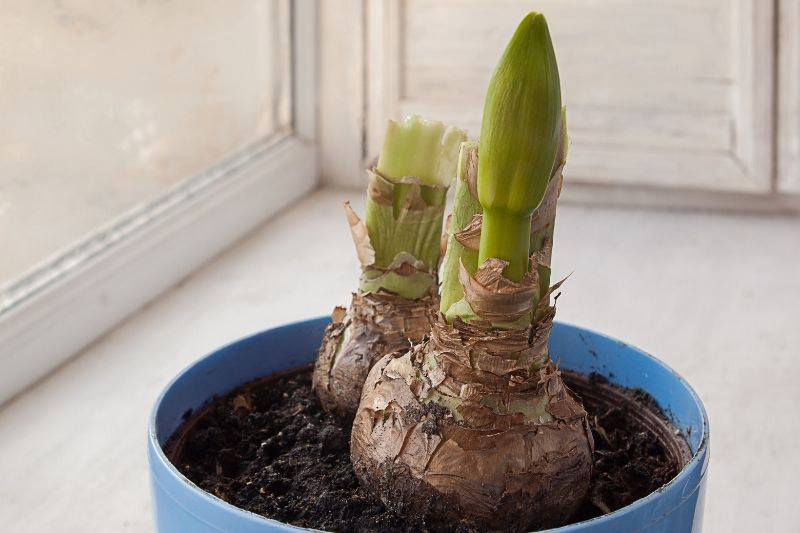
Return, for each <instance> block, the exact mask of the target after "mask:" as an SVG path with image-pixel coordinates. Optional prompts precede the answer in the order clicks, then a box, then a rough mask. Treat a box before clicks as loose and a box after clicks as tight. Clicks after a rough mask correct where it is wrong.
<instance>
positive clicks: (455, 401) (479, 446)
mask: <svg viewBox="0 0 800 533" xmlns="http://www.w3.org/2000/svg"><path fill="white" fill-rule="evenodd" d="M551 327H552V317H549V318H548V319H545V320H543V321H541V322H539V323H538V324H536V325H533V326H531V327H530V328H528V329H526V330H513V331H495V330H491V329H485V328H481V327H477V326H471V325H467V324H465V323H463V322H460V321H455V323H454V325H450V324H448V323H447V322H446V321H444V320H443V319H439V320H437V321H436V322H435V324H434V327H433V331H432V334H431V337H430V338H429V339H428V340H426V341H425V342H424V343H422V344H419V345H417V346H415V347H414V348H413V349H411V350H409V351H407V352H405V353H404V354H390V355H387V356H385V357H384V358H383V359H381V360H380V361H379V362H378V363H376V365H375V366H374V367H373V369H372V371H371V372H370V374H369V376H368V377H367V380H366V383H365V384H364V388H363V393H362V397H361V403H360V405H359V408H358V411H357V414H356V417H355V420H354V422H353V432H352V436H351V458H352V461H353V466H354V468H355V471H356V474H357V476H358V478H359V480H360V481H361V483H362V484H363V485H364V486H365V487H367V488H368V490H370V491H373V492H375V493H376V494H380V495H381V498H382V499H383V500H384V503H386V504H387V506H388V507H389V508H392V509H396V510H398V511H400V512H402V513H404V514H405V515H406V516H407V517H408V518H409V519H410V520H412V521H416V522H418V524H419V525H420V526H423V525H427V526H443V527H451V526H453V525H454V524H457V523H458V521H459V520H461V519H464V518H467V519H469V520H472V521H474V522H475V523H477V524H478V525H479V526H480V527H482V528H485V529H487V530H489V531H496V530H511V531H530V530H531V529H540V528H548V527H555V526H559V525H563V524H564V523H566V522H567V521H568V520H569V519H570V517H571V516H572V515H573V514H574V512H575V511H576V510H577V508H578V506H579V505H580V504H581V503H582V502H583V500H584V498H585V497H586V494H587V491H588V488H589V480H590V477H591V469H592V450H593V441H592V436H591V432H590V430H589V426H588V422H587V418H586V416H587V415H586V411H585V410H584V409H583V406H582V404H581V403H580V401H579V400H578V399H577V398H576V397H575V396H574V394H573V393H572V392H571V391H570V390H569V389H567V387H566V386H565V385H564V383H563V381H562V379H561V376H560V374H559V372H558V371H557V370H556V368H555V367H554V365H553V364H552V362H551V361H550V359H549V357H547V352H546V350H547V347H546V344H547V338H548V336H549V332H550V328H551ZM511 354H514V356H513V357H511V356H510V355H511ZM519 406H527V407H524V408H521V409H522V410H523V411H524V410H525V409H529V411H528V412H527V413H523V412H520V408H519ZM530 409H533V410H532V411H531V410H530Z"/></svg>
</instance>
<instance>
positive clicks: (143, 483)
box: [0, 189, 800, 533]
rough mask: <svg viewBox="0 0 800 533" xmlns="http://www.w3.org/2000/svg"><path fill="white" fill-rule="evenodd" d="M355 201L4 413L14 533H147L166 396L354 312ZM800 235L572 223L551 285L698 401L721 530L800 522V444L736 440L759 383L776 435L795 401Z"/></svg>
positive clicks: (752, 224)
mask: <svg viewBox="0 0 800 533" xmlns="http://www.w3.org/2000/svg"><path fill="white" fill-rule="evenodd" d="M360 197H361V193H360V192H351V191H336V190H330V189H323V190H320V191H316V192H314V193H312V194H311V195H310V196H309V197H307V198H306V199H305V200H302V201H301V202H300V203H298V204H296V205H295V206H293V207H291V208H290V209H288V210H286V211H285V212H283V214H281V215H280V216H278V217H277V218H275V219H273V220H271V221H270V222H268V223H266V224H265V225H263V226H261V227H260V228H259V229H258V230H256V231H255V232H254V233H252V234H251V235H250V236H248V237H247V238H246V239H245V240H244V241H243V242H241V243H239V244H238V245H236V246H235V247H234V248H232V249H230V250H229V251H227V252H226V253H225V254H224V255H222V256H221V257H219V258H217V259H216V260H214V261H213V262H212V263H210V264H208V265H206V266H205V267H203V268H202V269H201V270H199V271H198V272H196V273H195V274H193V275H192V276H190V277H189V278H188V279H187V280H186V281H184V282H183V283H181V284H180V285H179V286H177V287H175V288H174V289H172V290H170V291H168V292H167V293H165V294H164V295H162V296H161V297H160V298H159V299H158V300H156V301H155V302H154V303H153V304H151V305H149V306H148V307H146V308H145V309H143V310H141V311H139V312H138V313H137V314H136V315H134V316H133V317H131V318H130V319H128V320H127V321H126V322H125V323H123V324H122V325H121V326H119V327H117V328H116V329H115V330H114V331H112V332H110V333H109V334H107V335H106V336H105V337H104V338H102V339H101V340H99V341H98V342H96V343H95V344H94V345H92V346H90V347H89V348H88V349H86V350H85V351H84V352H83V353H82V354H81V355H80V356H78V357H77V358H75V359H73V360H72V361H70V362H69V363H67V364H65V365H64V366H62V367H61V368H59V369H57V370H56V371H55V372H53V373H52V374H50V375H49V376H48V377H47V378H45V379H44V380H43V381H41V382H40V383H38V384H37V385H36V386H34V387H32V388H30V389H28V390H27V391H26V392H25V393H24V394H22V395H21V396H18V397H17V398H16V399H15V400H13V401H12V402H11V403H10V404H8V405H6V406H5V407H4V408H3V409H2V410H0V435H2V438H0V472H2V473H3V475H2V477H0V516H3V517H4V519H3V520H4V524H3V525H4V529H5V530H8V531H27V532H32V533H36V532H40V531H41V532H44V531H56V530H58V531H120V530H131V531H150V530H151V529H152V525H151V524H152V522H151V516H150V510H149V508H150V499H149V494H148V479H147V464H146V454H145V447H144V435H145V421H146V419H147V416H148V412H149V410H150V408H151V406H152V403H153V401H154V400H155V398H156V396H157V395H158V393H159V391H160V390H161V389H162V388H163V386H164V385H165V384H166V383H167V382H168V381H169V380H170V379H171V378H172V377H173V376H174V375H175V374H176V373H177V372H178V371H179V370H180V369H181V368H183V367H185V366H186V365H187V364H189V363H190V362H191V361H193V360H195V359H196V358H198V357H199V356H201V355H203V354H204V353H207V352H209V351H211V350H213V349H215V348H216V347H218V346H220V345H222V344H224V343H227V342H229V341H231V340H233V339H236V338H238V337H241V336H244V335H246V334H249V333H252V332H255V331H258V330H261V329H264V328H268V327H272V326H275V325H278V324H281V323H285V322H288V321H293V320H299V319H302V318H307V317H311V316H317V315H322V314H326V313H329V312H330V310H331V309H332V308H333V306H335V305H341V304H346V303H347V302H348V300H349V293H350V290H351V289H352V288H353V286H354V282H355V279H356V275H357V272H358V263H357V261H356V257H355V254H354V253H353V250H352V242H351V240H350V236H349V233H348V231H347V225H346V223H345V220H344V217H343V215H342V210H341V204H342V203H343V202H344V200H346V199H348V198H352V199H354V200H356V201H355V202H354V203H355V204H356V208H357V209H358V210H359V211H361V210H362V209H361V207H362V206H361V205H360V204H362V202H360V201H359V198H360ZM798 231H800V220H798V219H796V218H795V219H792V218H781V217H770V218H754V217H749V216H722V215H705V214H688V213H669V212H660V213H658V212H656V213H654V212H643V211H633V210H614V209H599V208H582V207H575V206H569V205H567V206H564V207H563V208H562V209H561V210H560V214H559V223H558V224H557V236H556V252H555V253H556V256H555V264H556V267H557V268H556V269H557V271H559V272H557V274H558V273H560V274H562V275H563V274H564V273H569V271H571V270H573V269H574V271H575V273H574V274H573V275H572V276H571V277H570V279H569V281H568V282H567V283H566V284H565V286H564V288H563V296H562V298H560V299H559V319H561V320H564V321H567V322H575V323H579V324H582V325H589V326H591V327H592V328H593V329H597V330H599V331H603V332H606V333H609V334H611V335H614V336H618V337H620V338H622V339H624V340H626V341H629V342H631V343H633V344H635V345H638V346H641V347H642V348H644V349H648V350H651V351H652V353H654V354H655V355H656V356H658V357H660V358H662V359H664V360H665V361H667V362H668V363H669V364H670V365H672V366H673V367H674V368H675V369H676V370H678V371H679V372H680V373H682V374H683V375H684V376H685V377H686V378H687V379H688V380H689V381H690V382H691V383H692V385H694V386H695V387H696V389H697V390H698V391H699V392H700V395H701V396H702V397H703V400H704V401H705V402H706V406H707V408H708V410H709V413H710V417H711V420H712V428H713V432H714V437H713V445H714V466H712V468H711V476H712V483H711V486H712V487H713V490H712V491H710V492H709V493H708V495H707V507H706V523H707V524H713V529H715V530H716V529H719V530H720V531H732V530H750V529H753V530H756V529H763V527H764V522H763V520H764V517H762V516H757V514H756V513H749V514H747V515H745V514H744V512H742V513H741V514H738V515H737V512H736V511H733V512H731V511H730V506H729V505H728V504H729V502H730V501H745V500H746V501H748V502H749V504H750V505H751V506H752V509H770V510H771V515H770V517H769V520H770V523H769V526H770V527H768V529H775V530H787V529H790V528H791V524H793V523H795V524H796V521H797V514H796V512H797V511H796V506H794V505H793V504H792V502H791V501H790V498H791V497H792V496H791V495H792V494H793V492H792V491H791V490H790V489H791V487H793V486H794V485H793V483H794V479H795V477H796V474H797V473H796V472H792V469H791V468H788V469H787V468H786V467H785V465H792V464H795V463H794V462H793V460H792V454H793V453H794V452H793V449H794V448H793V446H792V443H793V442H794V441H795V440H796V439H797V438H798V437H800V430H797V429H792V428H789V430H787V429H786V427H785V426H779V425H778V424H762V425H760V427H759V432H760V434H758V435H751V436H750V437H748V436H747V435H746V434H743V433H742V432H741V430H740V429H739V426H738V424H739V423H740V422H741V421H742V420H763V413H761V412H759V409H761V407H762V403H760V402H753V401H746V400H745V399H747V398H751V399H752V398H758V397H763V395H764V391H763V390H762V385H763V383H765V382H766V383H770V384H771V386H770V391H769V393H768V394H770V395H772V400H771V401H770V405H771V406H772V409H773V412H772V413H771V419H772V420H791V419H793V418H792V417H793V414H792V412H791V409H793V408H794V407H793V406H794V405H797V404H798V403H800V396H798V392H797V388H796V387H795V386H794V383H793V380H794V376H796V375H798V373H800V361H798V359H797V358H796V356H795V355H794V351H795V348H794V347H796V346H798V345H800V331H798V330H797V327H796V325H797V324H796V319H797V317H796V314H794V315H793V314H792V313H793V312H795V313H796V302H797V299H798V297H800V279H799V278H798V277H797V275H796V272H797V270H798V268H800V265H797V264H796V261H797V257H800V248H799V247H800V244H797V241H796V235H797V233H798ZM764 235H769V236H770V238H769V239H764ZM609 236H614V238H613V239H611V240H610V241H609V240H608V238H609ZM603 244H606V246H605V247H604V246H603ZM765 273H769V275H768V276H765V275H764V274H765ZM754 287H759V290H758V292H756V291H755V290H753V288H754ZM763 365H766V366H763ZM756 371H757V372H758V373H759V374H758V375H760V376H761V377H760V378H759V379H758V380H756V382H753V379H752V378H751V376H753V375H755V372H756ZM766 443H769V445H770V446H769V449H765V448H763V446H764V445H765V444H766ZM764 453H769V454H770V457H771V460H770V461H767V462H764V461H762V460H761V456H762V454H764ZM745 491H747V495H745ZM44 502H46V505H43V503H44Z"/></svg>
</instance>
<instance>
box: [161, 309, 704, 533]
mask: <svg viewBox="0 0 800 533" xmlns="http://www.w3.org/2000/svg"><path fill="white" fill-rule="evenodd" d="M328 320H329V319H328V318H327V317H326V318H317V319H313V320H306V321H303V322H296V323H293V324H288V325H286V326H282V327H279V328H275V329H270V330H267V331H264V332H262V333H259V334H256V335H253V336H251V337H247V338H245V339H242V340H240V341H237V342H235V343H233V344H230V345H228V346H225V347H224V348H221V349H219V350H217V351H216V352H213V353H211V354H209V355H207V356H205V357H203V358H202V359H200V360H199V361H197V362H196V363H194V364H192V365H191V366H189V367H188V368H187V369H185V370H184V371H183V372H181V373H180V374H179V375H178V376H177V377H176V378H175V379H174V380H173V381H172V382H171V383H170V384H169V385H167V388H166V389H165V390H164V392H163V393H162V394H161V396H160V397H159V398H158V401H157V402H156V404H155V407H154V408H153V412H152V414H151V417H150V421H149V438H148V455H149V459H150V479H151V485H152V491H153V508H154V514H155V522H156V527H157V530H158V531H160V532H162V533H172V532H176V533H186V532H192V533H204V532H211V531H230V532H237V533H248V532H265V531H308V530H306V529H304V528H298V527H294V526H291V525H287V524H283V523H280V522H277V521H274V520H268V519H266V518H262V517H260V516H258V515H255V514H253V513H250V512H247V511H243V510H241V509H238V508H236V507H234V506H232V505H230V504H228V503H226V502H224V501H222V500H220V499H219V498H217V497H215V496H212V495H210V494H208V493H207V492H205V491H203V490H202V489H200V488H198V487H197V486H195V485H194V484H193V483H192V482H191V481H189V480H188V479H186V478H185V477H184V476H183V475H181V474H180V472H178V470H177V469H176V468H175V467H174V466H172V464H171V463H170V462H169V461H168V460H167V458H166V456H165V455H164V452H163V450H162V445H163V444H165V443H166V441H167V439H168V438H169V437H170V435H172V433H173V432H174V431H175V430H176V429H177V428H178V427H179V426H180V424H181V422H182V416H183V414H184V413H185V412H186V411H187V410H188V409H195V410H196V409H198V408H199V407H201V406H202V405H203V404H204V403H205V402H206V401H207V400H209V399H210V398H211V397H212V396H213V395H215V394H223V393H225V392H228V391H230V390H232V389H234V388H235V387H237V386H238V385H241V384H242V383H245V382H247V381H250V380H251V379H254V378H256V377H261V376H264V375H268V374H270V373H272V372H275V371H279V370H287V369H290V368H293V367H297V366H300V365H304V364H306V363H309V362H311V361H312V360H313V358H314V356H315V354H316V352H317V348H318V347H319V344H320V340H321V338H322V332H323V330H324V329H325V326H326V325H327V323H328ZM550 353H551V354H553V356H557V357H560V358H561V363H560V364H561V367H562V368H566V369H570V370H574V371H576V372H581V373H589V372H597V373H599V374H601V375H603V376H606V377H607V378H608V379H609V380H610V381H611V382H613V383H617V384H619V385H622V386H625V387H640V388H642V389H644V390H645V391H647V392H649V393H650V394H651V395H652V396H653V397H654V398H655V400H656V401H657V402H658V403H659V404H660V405H661V406H662V407H663V408H664V409H665V410H666V411H667V412H668V413H669V414H670V416H671V417H672V421H673V423H674V424H675V426H677V427H678V428H680V429H681V430H682V431H683V433H684V435H686V437H687V440H688V442H689V447H690V448H691V452H692V454H693V456H692V459H691V461H689V463H688V464H687V465H686V466H685V467H684V468H683V470H681V472H680V473H679V474H678V475H677V476H676V477H675V479H673V480H672V481H671V482H670V483H668V484H667V485H665V486H664V487H662V488H661V489H659V490H658V491H656V492H654V493H652V494H650V495H648V496H646V497H645V498H642V499H640V500H638V501H636V502H634V503H632V504H631V505H628V506H627V507H624V508H623V509H620V510H618V511H615V512H613V513H610V514H607V515H604V516H601V517H598V518H594V519H592V520H587V521H585V522H580V523H577V524H572V525H570V526H565V527H562V528H558V529H555V530H552V531H559V532H563V531H592V532H596V533H600V532H602V533H606V532H609V533H610V532H615V533H617V532H628V531H648V532H658V531H664V532H688V531H700V529H701V524H702V517H703V499H704V498H703V496H704V493H705V485H706V475H705V474H706V470H707V467H708V444H709V440H708V439H709V435H708V420H707V417H706V413H705V410H704V409H703V405H702V403H701V402H700V399H699V398H698V397H697V394H695V392H694V391H693V390H692V388H691V387H690V386H689V384H688V383H686V382H685V381H684V380H683V379H682V378H681V377H680V376H679V375H677V374H676V373H675V372H674V371H672V370H671V369H670V368H668V367H667V366H666V365H664V364H663V363H661V362H660V361H658V360H657V359H655V358H654V357H652V356H650V355H647V354H646V353H644V352H641V351H639V350H637V349H636V348H633V347H630V346H628V345H627V344H625V343H623V342H620V341H617V340H614V339H611V338H609V337H606V336H604V335H600V334H598V333H593V332H591V331H588V330H585V329H581V328H578V327H575V326H569V325H566V324H558V323H557V324H556V325H555V327H554V328H553V333H552V335H551V338H550Z"/></svg>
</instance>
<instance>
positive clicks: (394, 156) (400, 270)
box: [360, 116, 466, 299]
mask: <svg viewBox="0 0 800 533" xmlns="http://www.w3.org/2000/svg"><path fill="white" fill-rule="evenodd" d="M465 138H466V133H465V132H463V131H462V130H459V129H455V128H451V127H447V126H445V125H444V124H442V123H441V122H436V121H427V120H423V119H421V118H420V117H418V116H413V117H409V118H407V119H406V120H404V121H402V122H394V121H389V123H388V125H387V128H386V138H385V140H384V144H383V148H382V150H381V154H380V158H379V160H378V166H377V169H375V171H373V172H372V173H371V175H370V183H369V186H368V188H367V202H366V212H365V216H364V225H365V226H366V230H367V234H368V235H369V240H370V244H371V245H372V248H373V249H374V251H375V259H374V262H373V264H371V265H367V266H365V267H364V272H363V273H362V276H361V284H360V288H361V290H362V291H363V292H374V291H377V290H380V289H384V290H387V291H391V292H394V293H397V294H399V295H401V296H403V297H406V298H412V299H414V298H419V297H421V296H422V295H424V294H427V293H428V292H429V289H430V288H431V287H433V286H434V285H435V283H436V269H437V267H438V263H439V253H440V242H441V232H442V220H443V218H444V207H445V196H446V193H447V186H448V184H449V183H450V181H451V180H452V178H453V176H454V175H455V173H456V168H455V167H456V156H457V150H458V146H459V145H460V143H461V142H462V141H463V140H465ZM404 264H405V265H409V266H410V268H409V266H405V267H404V266H403V265H404Z"/></svg>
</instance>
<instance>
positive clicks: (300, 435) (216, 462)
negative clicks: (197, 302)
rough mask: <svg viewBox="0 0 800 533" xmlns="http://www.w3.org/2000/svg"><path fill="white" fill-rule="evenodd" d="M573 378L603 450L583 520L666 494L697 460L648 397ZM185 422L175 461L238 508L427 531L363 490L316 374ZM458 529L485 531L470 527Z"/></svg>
mask: <svg viewBox="0 0 800 533" xmlns="http://www.w3.org/2000/svg"><path fill="white" fill-rule="evenodd" d="M563 375H564V378H565V382H566V383H567V385H568V386H569V387H570V388H571V389H572V390H573V391H575V392H576V393H578V395H579V396H580V397H581V398H582V399H583V402H584V406H585V408H586V410H587V412H588V413H589V422H590V426H591V429H592V433H593V436H594V442H595V452H594V472H593V475H592V485H591V489H590V492H589V495H588V496H587V498H586V501H585V503H584V504H583V506H582V507H581V509H580V510H579V512H578V514H577V516H575V517H574V518H573V522H577V521H581V520H586V519H588V518H592V517H596V516H600V515H602V514H604V513H607V512H611V511H614V510H616V509H619V508H621V507H624V506H625V505H628V504H629V503H632V502H633V501H635V500H637V499H639V498H642V497H644V496H646V495H647V494H649V493H651V492H653V491H655V490H658V489H659V488H660V487H661V486H662V485H664V484H665V483H667V482H668V481H669V480H670V479H672V478H673V477H674V476H675V475H676V473H677V472H678V471H679V470H680V468H682V466H683V465H684V464H685V462H686V461H687V460H688V458H689V455H688V448H687V447H686V444H685V442H684V441H683V439H682V438H680V437H677V436H676V432H675V430H674V429H673V428H671V426H669V425H668V423H667V422H665V420H664V418H663V416H662V415H661V414H660V412H659V411H658V407H657V406H656V404H655V402H653V401H652V399H651V398H650V397H649V396H647V395H646V394H645V393H643V392H641V391H634V390H625V389H620V388H617V387H614V386H611V385H608V384H607V383H606V382H605V381H604V380H602V379H600V378H598V377H596V376H589V377H588V378H587V377H583V376H577V375H571V374H569V373H567V372H564V373H563ZM184 418H185V423H184V424H183V426H182V427H181V428H180V429H179V430H178V431H176V433H175V435H173V437H172V438H171V439H170V441H169V442H168V443H167V446H166V453H167V456H168V457H169V458H170V460H171V461H172V463H173V464H174V465H175V466H176V467H177V468H178V470H180V472H181V473H183V475H185V476H186V477H187V478H189V479H190V480H192V481H193V482H194V483H195V484H196V485H197V486H199V487H200V488H202V489H203V490H206V491H207V492H209V493H211V494H214V495H216V496H218V497H219V498H221V499H223V500H225V501H227V502H229V503H231V504H233V505H235V506H237V507H240V508H242V509H247V510H248V511H252V512H254V513H257V514H260V515H263V516H266V517H269V518H272V519H274V520H278V521H281V522H286V523H289V524H294V525H296V526H301V527H309V528H314V529H320V530H325V531H347V532H352V531H380V532H411V531H414V532H418V531H421V530H420V528H419V527H418V526H414V525H412V524H414V523H417V524H418V523H420V521H419V520H420V518H419V517H416V521H414V520H410V521H407V520H406V519H405V518H404V517H403V516H398V515H396V514H393V513H392V512H391V511H389V510H387V509H386V507H384V505H383V503H382V502H381V500H380V498H379V496H378V495H377V494H371V493H368V492H367V491H365V490H364V489H362V488H361V487H360V485H359V483H358V480H357V479H356V476H355V473H354V472H353V468H352V466H351V464H350V450H349V436H350V427H349V425H348V424H344V423H342V422H341V421H340V420H339V419H337V418H336V417H335V416H333V415H329V414H327V413H325V412H324V411H323V410H322V408H321V407H320V403H319V400H318V399H317V396H316V394H314V391H313V390H312V389H311V367H305V368H302V369H300V370H297V371H294V372H290V373H284V374H280V375H275V376H270V377H267V378H262V379H259V380H255V381H253V382H251V383H248V384H245V385H243V386H241V387H239V388H237V389H236V390H234V391H233V392H231V393H229V394H227V395H225V396H219V397H215V398H214V399H213V400H212V401H211V402H209V404H208V405H207V406H206V407H204V408H203V409H202V410H200V411H199V412H198V413H191V412H187V413H186V414H185V415H184ZM422 531H425V530H424V529H423V530H422ZM428 531H433V530H428ZM448 531H454V532H459V533H467V532H473V531H479V530H478V529H477V528H476V527H475V526H474V525H473V524H471V523H470V522H469V521H466V520H465V521H463V522H460V523H453V524H452V527H451V528H449V529H448Z"/></svg>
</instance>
